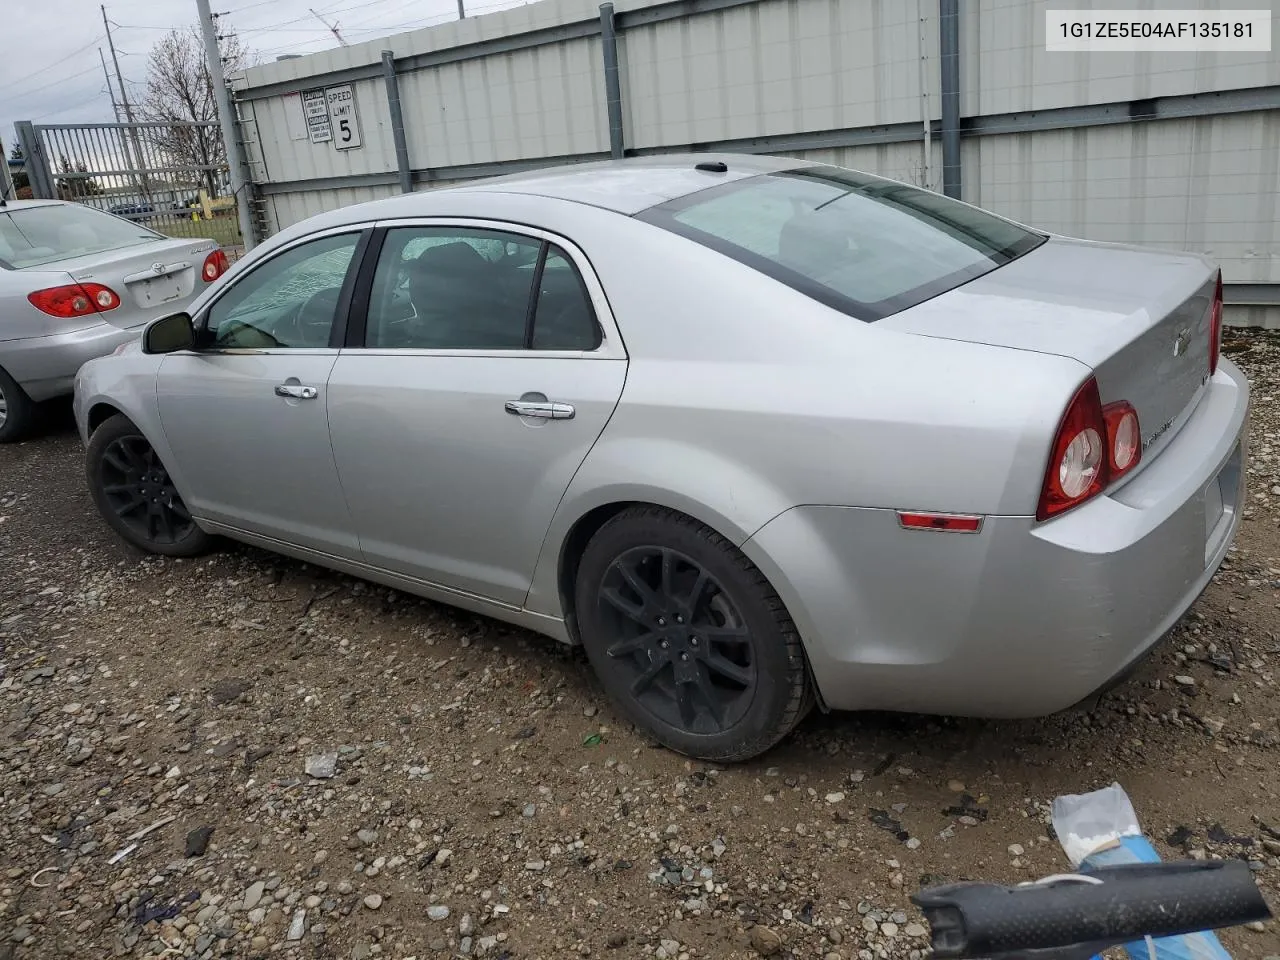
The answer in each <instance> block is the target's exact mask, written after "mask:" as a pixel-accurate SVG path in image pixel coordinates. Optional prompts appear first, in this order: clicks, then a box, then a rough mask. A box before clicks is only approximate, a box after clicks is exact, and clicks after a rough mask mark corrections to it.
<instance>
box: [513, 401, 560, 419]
mask: <svg viewBox="0 0 1280 960" xmlns="http://www.w3.org/2000/svg"><path fill="white" fill-rule="evenodd" d="M506 408H507V413H510V414H512V415H514V416H517V417H536V418H538V419H539V420H572V419H573V415H574V413H575V411H574V409H573V404H571V403H557V402H555V401H553V400H508V401H507V402H506Z"/></svg>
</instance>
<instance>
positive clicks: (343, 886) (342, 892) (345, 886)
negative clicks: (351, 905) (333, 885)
mask: <svg viewBox="0 0 1280 960" xmlns="http://www.w3.org/2000/svg"><path fill="white" fill-rule="evenodd" d="M354 889H355V887H353V886H351V881H350V880H339V881H338V886H337V890H338V896H340V897H346V896H350V894H351V891H352V890H354Z"/></svg>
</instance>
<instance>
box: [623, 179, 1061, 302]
mask: <svg viewBox="0 0 1280 960" xmlns="http://www.w3.org/2000/svg"><path fill="white" fill-rule="evenodd" d="M640 219H643V220H647V221H649V222H651V223H654V224H657V225H659V226H662V227H665V228H667V229H669V230H671V231H673V232H675V233H679V234H681V235H682V236H685V237H688V238H690V239H692V240H696V241H698V242H699V243H702V244H705V245H706V246H709V247H712V248H713V249H716V250H719V251H720V252H721V253H725V254H727V255H728V256H731V257H733V258H734V259H737V260H740V261H741V262H743V263H745V264H747V265H748V266H752V267H755V268H756V269H758V270H760V271H761V272H763V273H766V274H768V275H769V276H772V277H773V278H774V279H776V280H779V281H781V282H782V283H785V284H787V285H788V286H791V287H794V288H795V289H797V290H799V291H801V292H802V293H805V294H808V295H809V296H812V297H813V298H814V299H816V300H820V301H821V302H823V303H826V304H827V305H828V306H832V307H835V308H836V309H838V310H841V311H843V312H845V313H848V314H850V315H851V316H854V317H857V318H859V319H861V320H878V319H880V318H881V317H886V316H888V315H889V314H892V313H897V312H898V311H899V310H905V309H906V308H907V307H910V306H914V305H915V304H917V303H921V302H922V301H924V300H927V299H929V298H930V297H936V296H937V295H938V294H940V293H945V292H946V291H947V290H951V289H953V288H954V287H957V286H959V285H960V284H962V283H965V282H966V281H968V280H972V279H973V278H974V277H978V276H981V275H982V274H984V273H987V272H988V271H990V270H994V269H995V268H996V267H998V266H1001V265H1002V264H1005V263H1008V262H1009V261H1010V260H1012V259H1014V258H1015V257H1019V256H1021V255H1022V254H1024V253H1026V252H1028V251H1029V250H1031V249H1033V248H1035V247H1037V246H1039V245H1040V244H1041V243H1043V242H1044V240H1045V239H1046V238H1045V237H1044V236H1043V235H1042V234H1038V233H1034V232H1032V231H1030V230H1028V229H1027V228H1025V227H1022V226H1019V225H1018V224H1016V223H1010V222H1009V221H1007V220H1002V219H1001V218H999V217H997V216H995V215H993V214H990V213H986V212H985V211H983V210H979V209H977V208H975V207H970V206H967V205H965V204H963V203H960V202H958V201H955V200H951V199H949V198H947V197H944V196H942V195H940V194H937V193H933V192H931V191H928V190H923V189H920V188H918V187H912V186H908V185H906V184H902V183H895V182H894V181H892V180H882V179H880V178H879V177H872V176H868V175H866V174H861V173H856V172H854V171H852V170H844V169H841V168H839V167H826V166H821V167H805V168H801V169H797V170H790V171H786V172H783V173H776V174H768V175H764V176H758V177H748V178H746V179H744V180H737V181H734V182H732V183H727V184H724V185H723V186H719V187H712V188H711V189H709V190H702V191H699V192H698V193H694V194H691V195H689V196H686V197H680V198H679V199H677V200H673V201H670V202H669V203H664V204H661V205H659V206H656V207H653V208H651V209H650V210H647V211H645V212H644V213H642V214H640Z"/></svg>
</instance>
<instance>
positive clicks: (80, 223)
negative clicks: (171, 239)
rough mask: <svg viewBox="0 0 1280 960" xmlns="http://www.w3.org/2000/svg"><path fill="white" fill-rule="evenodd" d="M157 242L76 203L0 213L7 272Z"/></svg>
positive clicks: (0, 248) (0, 255) (0, 253)
mask: <svg viewBox="0 0 1280 960" xmlns="http://www.w3.org/2000/svg"><path fill="white" fill-rule="evenodd" d="M163 239H164V238H163V237H162V236H160V234H158V233H156V232H154V231H152V230H148V229H147V228H146V227H143V226H139V225H138V224H136V223H130V222H129V221H128V220H122V219H120V218H119V217H113V216H110V215H108V214H105V213H103V212H102V211H100V210H94V209H93V208H92V207H86V206H83V205H81V204H77V203H51V204H49V205H48V206H39V207H20V208H18V209H16V210H15V209H11V210H0V261H3V263H4V265H5V266H7V267H10V268H12V269H18V270H21V269H22V268H23V267H38V266H40V265H41V264H45V263H54V262H56V261H58V260H70V259H71V258H72V257H83V256H87V255H90V254H94V253H102V252H103V251H105V250H118V249H120V248H121V247H133V246H137V245H138V244H142V243H153V242H155V241H156V240H163Z"/></svg>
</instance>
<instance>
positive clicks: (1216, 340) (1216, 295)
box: [1209, 270, 1222, 377]
mask: <svg viewBox="0 0 1280 960" xmlns="http://www.w3.org/2000/svg"><path fill="white" fill-rule="evenodd" d="M1221 350H1222V271H1221V270H1219V271H1218V285H1217V288H1216V289H1215V290H1214V292H1213V307H1212V308H1211V309H1210V312H1209V376H1211V377H1212V376H1213V375H1214V374H1215V373H1217V372H1218V354H1219V353H1220V352H1221Z"/></svg>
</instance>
